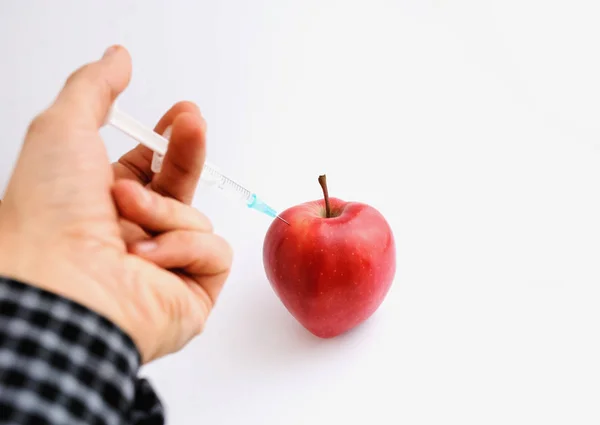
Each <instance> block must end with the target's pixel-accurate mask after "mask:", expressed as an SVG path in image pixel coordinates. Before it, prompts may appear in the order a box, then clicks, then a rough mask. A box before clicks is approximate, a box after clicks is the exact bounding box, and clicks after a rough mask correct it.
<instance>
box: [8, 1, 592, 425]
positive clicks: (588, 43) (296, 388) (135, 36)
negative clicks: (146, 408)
mask: <svg viewBox="0 0 600 425" xmlns="http://www.w3.org/2000/svg"><path fill="white" fill-rule="evenodd" d="M599 18H600V9H599V8H598V6H597V2H592V1H590V2H587V3H586V2H583V1H577V0H570V1H548V0H545V1H533V0H494V1H481V0H473V1H465V0H454V1H442V0H436V1H434V0H403V1H402V0H398V1H387V2H386V1H368V2H367V1H362V2H359V1H327V0H310V1H307V0H304V1H292V0H286V1H284V0H271V1H267V0H260V1H256V0H255V1H242V0H239V1H234V0H226V1H224V0H219V1H216V0H215V1H212V2H209V1H191V0H190V1H187V2H185V1H175V2H168V3H167V1H165V2H158V1H142V0H140V1H123V0H118V1H117V0H111V1H102V2H88V1H85V2H84V1H76V0H72V1H53V2H50V1H42V0H39V1H21V0H12V1H11V0H1V1H0V56H1V58H2V62H1V63H2V65H1V66H0V108H1V109H0V120H1V122H2V129H3V133H4V134H3V138H2V141H1V146H2V155H1V156H0V163H1V169H0V182H1V183H2V187H4V186H5V184H6V182H7V179H8V177H9V175H10V168H11V167H12V165H13V163H14V160H15V158H16V155H17V152H18V149H19V143H20V142H21V139H22V135H23V133H24V131H25V129H26V126H27V124H28V122H29V120H30V119H31V118H32V117H33V116H34V115H35V114H36V113H37V112H38V111H40V110H41V109H42V108H44V107H45V106H46V105H47V104H48V103H49V102H50V101H51V100H52V99H53V97H54V96H55V94H56V93H57V91H58V90H59V88H60V86H61V85H62V83H63V81H64V79H65V78H66V77H67V75H68V74H69V73H71V72H72V71H73V70H74V69H75V68H77V67H79V66H80V65H81V64H83V63H85V62H87V61H90V60H93V59H95V58H96V57H99V56H100V55H101V54H102V52H103V50H104V49H105V48H106V47H107V46H108V45H110V44H112V43H122V44H124V45H125V46H126V47H127V48H129V50H130V52H131V54H132V56H133V62H134V73H133V80H132V83H131V85H130V87H129V88H128V90H127V91H126V92H125V94H124V95H123V96H122V98H121V100H120V104H121V106H122V108H123V109H124V110H126V111H128V112H129V113H130V114H132V115H134V116H135V117H136V118H138V119H139V120H141V121H144V122H146V123H148V124H149V125H153V124H154V123H155V122H156V120H157V119H158V118H159V117H160V116H161V115H162V113H163V112H164V111H165V110H167V109H168V108H169V107H170V106H171V105H172V103H174V102H175V101H178V100H182V99H188V100H192V101H195V102H197V103H198V104H199V105H200V107H201V108H202V110H203V112H204V115H205V117H206V119H207V121H208V123H209V142H208V156H209V158H210V160H211V161H212V162H214V163H216V164H218V165H220V166H221V168H222V169H223V170H224V171H227V172H229V173H230V174H232V175H233V176H235V177H237V178H238V179H239V180H241V181H242V182H245V183H246V184H247V185H248V186H250V187H251V188H253V189H254V190H256V191H257V192H258V193H259V194H262V195H263V197H264V198H265V199H266V200H267V201H269V202H271V203H273V204H274V206H275V207H276V208H280V209H281V208H286V207H289V206H291V205H294V204H297V203H301V202H305V201H308V200H312V199H316V198H319V197H320V188H319V186H318V183H317V176H318V174H319V173H322V172H326V173H327V175H328V180H329V182H330V192H331V194H332V195H334V196H338V197H342V198H346V199H349V200H350V199H351V200H358V201H363V202H367V203H369V204H371V205H373V206H375V207H377V208H378V209H380V211H381V212H382V213H383V214H384V215H385V216H386V217H387V218H388V219H389V221H390V223H391V224H392V226H393V229H394V233H395V236H396V240H397V246H398V272H397V277H396V280H395V283H394V286H393V289H392V291H391V292H390V293H389V296H388V298H387V299H386V301H385V302H384V304H383V305H382V306H381V308H380V310H379V311H378V312H377V314H376V315H375V316H373V318H372V319H371V320H370V321H369V322H367V323H366V324H365V325H364V326H362V327H361V328H359V329H358V330H356V331H355V332H352V333H350V334H348V335H345V336H343V337H340V338H336V339H333V340H318V339H316V338H314V337H312V336H310V335H309V334H308V333H307V332H305V331H304V330H303V329H302V328H301V327H300V326H299V325H298V324H297V323H296V322H295V320H294V319H293V318H291V316H290V315H289V314H288V313H287V311H286V310H285V309H284V308H283V306H282V305H281V303H280V302H279V301H278V299H277V298H276V297H275V296H274V294H273V291H272V290H271V288H270V287H269V284H268V282H267V280H266V277H265V273H264V270H263V266H262V243H263V237H264V234H265V231H266V229H267V227H268V225H269V223H270V222H269V220H268V219H267V218H264V217H262V216H260V215H259V214H255V213H253V212H251V211H247V210H246V209H244V207H243V206H242V207H240V208H235V206H234V205H232V204H230V203H229V202H228V201H227V200H223V199H222V198H219V197H218V196H215V195H214V194H211V193H208V192H206V191H205V189H199V191H198V194H197V197H196V203H195V205H196V206H197V207H198V208H200V209H202V210H203V211H204V212H206V213H207V214H208V215H209V216H210V218H211V219H212V220H213V222H214V224H215V226H216V229H217V231H218V232H219V233H221V234H222V235H224V236H225V237H226V238H227V239H228V240H229V241H230V242H231V244H232V245H233V248H234V250H235V260H234V270H233V272H232V275H231V278H230V279H229V282H228V285H227V288H226V289H225V290H224V292H223V294H222V297H221V299H220V302H219V304H218V306H217V308H216V309H215V311H214V313H213V315H212V317H211V319H210V321H209V324H208V327H207V329H206V331H205V333H204V334H203V335H202V336H200V337H199V338H197V339H196V340H195V341H194V342H192V343H191V344H190V345H189V346H188V347H187V348H186V349H185V350H184V351H183V352H182V353H179V354H177V355H174V356H171V357H169V358H165V359H163V360H161V361H158V362H156V363H155V364H153V365H150V366H149V367H147V368H145V369H144V370H143V373H144V374H145V375H147V376H149V377H150V378H151V380H152V382H153V383H154V384H155V386H156V388H157V389H158V391H159V393H160V395H161V396H162V398H163V400H164V402H165V404H166V406H167V409H168V414H169V423H171V424H177V425H187V424H189V425H196V424H211V425H215V424H261V425H269V424H286V425H295V424H311V425H317V424H342V423H373V424H409V425H413V424H414V425H417V424H447V423H460V424H478V425H479V424H509V423H510V424H578V425H585V424H598V423H600V409H599V406H600V344H599V342H600V341H599V340H600V266H599V264H600V203H599V192H600V59H599V58H600V46H599V41H600V25H599V24H598V22H599ZM103 133H104V134H105V136H106V137H105V138H106V143H107V146H108V149H109V151H110V154H111V157H112V158H114V159H116V158H117V157H118V156H119V155H120V154H122V153H123V152H125V151H126V150H128V149H129V148H131V147H132V146H133V145H134V144H133V142H132V141H131V140H129V139H127V138H125V137H124V136H122V135H120V134H118V133H117V132H116V131H114V130H112V129H104V130H103Z"/></svg>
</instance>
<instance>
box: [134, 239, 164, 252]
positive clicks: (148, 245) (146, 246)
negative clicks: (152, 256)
mask: <svg viewBox="0 0 600 425" xmlns="http://www.w3.org/2000/svg"><path fill="white" fill-rule="evenodd" d="M157 246H158V245H157V244H156V242H154V241H143V242H139V243H138V244H136V245H135V250H136V251H137V252H140V253H143V252H150V251H154V250H155V249H156V247H157Z"/></svg>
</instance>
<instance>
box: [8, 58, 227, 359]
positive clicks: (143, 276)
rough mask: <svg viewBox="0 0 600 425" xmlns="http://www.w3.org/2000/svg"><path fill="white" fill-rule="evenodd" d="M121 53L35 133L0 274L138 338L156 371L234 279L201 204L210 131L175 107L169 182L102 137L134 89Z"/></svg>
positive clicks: (80, 80)
mask: <svg viewBox="0 0 600 425" xmlns="http://www.w3.org/2000/svg"><path fill="white" fill-rule="evenodd" d="M130 74H131V61H130V57H129V55H128V53H127V51H126V50H125V49H123V48H121V47H113V48H111V49H109V50H108V51H107V53H106V54H105V56H104V57H103V58H102V59H101V60H99V61H97V62H94V63H92V64H89V65H86V66H85V67H83V68H81V69H79V70H78V71H76V72H75V73H74V74H73V75H72V76H71V77H69V79H68V80H67V82H66V84H65V86H64V88H63V90H62V91H61V92H60V94H59V96H58V97H57V99H56V100H55V101H54V103H53V104H52V105H51V106H50V107H49V108H48V109H47V110H46V111H44V112H42V113H41V114H40V115H39V116H38V117H37V118H35V119H34V120H33V122H32V123H31V125H30V127H29V129H28V132H27V135H26V137H25V141H24V144H23V148H22V150H21V154H20V156H19V159H18V161H17V164H16V167H15V169H14V172H13V175H12V177H11V180H10V182H9V185H8V188H7V190H6V195H5V197H4V199H3V200H2V204H1V207H0V274H2V275H5V276H11V277H14V278H16V279H19V280H22V281H25V282H28V283H30V284H32V285H37V286H39V287H41V288H43V289H46V290H48V291H52V292H55V293H58V294H60V295H63V296H65V297H67V298H70V299H72V300H74V301H76V302H79V303H80V304H83V305H85V306H87V307H88V308H90V309H92V310H95V311H96V312H98V313H99V314H102V315H104V316H105V317H106V318H108V319H109V320H111V321H113V322H114V323H115V324H117V325H118V326H120V327H121V328H122V329H123V330H124V331H125V332H127V333H128V334H129V335H130V336H131V338H132V339H133V341H134V342H135V343H136V345H137V346H138V348H139V350H140V353H141V355H142V359H143V361H144V362H148V361H150V360H153V359H155V358H158V357H160V356H163V355H165V354H168V353H172V352H174V351H176V350H178V349H180V348H181V347H183V346H184V345H185V344H186V343H187V342H188V341H189V340H190V339H191V338H192V337H193V336H195V335H197V334H198V333H200V332H201V330H202V328H203V326H204V324H205V322H206V319H207V317H208V315H209V313H210V311H211V309H212V307H213V305H214V302H215V300H216V298H217V296H218V294H219V292H220V290H221V288H222V286H223V284H224V282H225V280H226V277H227V276H228V273H229V269H230V267H231V250H230V248H229V246H228V244H227V243H226V242H225V241H224V240H223V239H221V238H220V237H219V236H217V235H215V234H214V233H213V232H212V227H211V225H210V222H209V221H208V219H207V218H206V217H204V216H203V215H202V214H201V213H199V212H198V211H196V210H195V209H193V208H191V207H189V206H187V205H186V204H188V203H190V202H191V199H192V197H193V193H194V190H195V188H196V185H197V182H198V179H199V176H200V172H201V169H202V166H203V163H204V151H205V145H204V140H205V139H204V134H205V130H206V125H205V123H204V120H203V119H202V117H201V116H200V113H199V111H198V109H197V108H196V107H195V106H194V105H191V104H189V103H180V104H177V105H175V106H174V107H173V108H172V109H171V110H170V111H169V112H167V113H166V114H165V116H163V118H162V119H161V120H160V121H159V123H158V124H157V126H156V131H158V132H161V133H162V132H163V131H164V130H165V129H166V128H167V127H169V126H171V128H172V136H171V142H170V145H169V151H168V152H167V154H166V156H165V159H164V163H163V168H162V171H161V173H159V174H157V175H153V173H152V172H151V171H150V162H151V158H152V153H151V152H150V151H149V150H148V149H146V148H144V147H142V146H138V147H136V148H135V149H133V150H132V151H130V152H129V153H127V154H126V155H124V156H123V157H122V158H121V159H120V160H119V162H118V163H117V164H113V165H112V166H111V165H110V164H109V160H108V156H107V153H106V150H105V146H104V143H103V141H102V139H101V137H100V135H99V133H98V129H99V128H100V127H101V126H102V125H103V123H104V121H105V117H106V115H107V113H108V110H109V108H110V106H111V105H112V102H114V100H115V99H116V97H117V96H118V95H119V94H120V93H121V92H122V91H123V90H124V89H125V88H126V87H127V85H128V83H129V79H130Z"/></svg>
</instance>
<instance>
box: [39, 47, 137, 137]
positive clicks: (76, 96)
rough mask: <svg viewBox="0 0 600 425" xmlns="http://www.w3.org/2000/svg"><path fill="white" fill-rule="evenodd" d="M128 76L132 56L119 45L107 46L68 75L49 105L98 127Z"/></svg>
mask: <svg viewBox="0 0 600 425" xmlns="http://www.w3.org/2000/svg"><path fill="white" fill-rule="evenodd" d="M130 79H131V57H130V55H129V53H128V52H127V50H126V49H125V48H124V47H121V46H112V47H109V48H108V49H107V50H106V52H105V53H104V56H102V58H101V59H100V60H98V61H96V62H92V63H89V64H87V65H84V66H83V67H81V68H79V69H78V70H77V71H75V72H74V73H73V74H71V76H70V77H69V78H68V79H67V81H66V83H65V86H64V87H63V89H62V91H61V92H60V94H59V95H58V97H57V99H56V100H55V102H54V104H53V105H52V106H51V107H50V109H56V110H59V111H60V112H61V114H57V115H59V116H66V117H68V119H69V120H70V121H71V123H73V124H78V125H81V126H85V127H84V128H87V129H93V130H97V129H98V128H100V127H102V125H104V121H105V119H106V115H107V114H108V111H109V109H110V107H111V105H112V103H113V102H114V101H115V99H116V98H117V96H118V95H119V94H121V92H122V91H123V90H125V88H126V87H127V85H128V84H129V81H130Z"/></svg>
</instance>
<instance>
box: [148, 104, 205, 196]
mask: <svg viewBox="0 0 600 425" xmlns="http://www.w3.org/2000/svg"><path fill="white" fill-rule="evenodd" d="M205 131H206V123H205V122H204V120H203V119H202V117H200V116H198V115H195V114H192V113H187V112H184V113H181V114H179V115H178V116H177V117H176V118H175V120H174V121H173V126H172V133H171V139H170V141H169V149H168V150H167V153H166V154H165V157H164V159H163V164H162V169H161V171H160V173H158V174H156V175H155V176H154V177H153V178H152V182H151V183H150V187H151V188H152V189H153V190H155V191H156V192H158V193H161V194H163V195H165V196H169V197H171V198H174V199H177V200H178V201H181V202H183V203H185V204H190V203H191V202H192V199H193V197H194V193H195V191H196V187H197V185H198V181H199V180H200V174H201V173H202V166H203V165H204V160H205V156H206V155H205V154H206V139H205V134H206V133H205Z"/></svg>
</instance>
